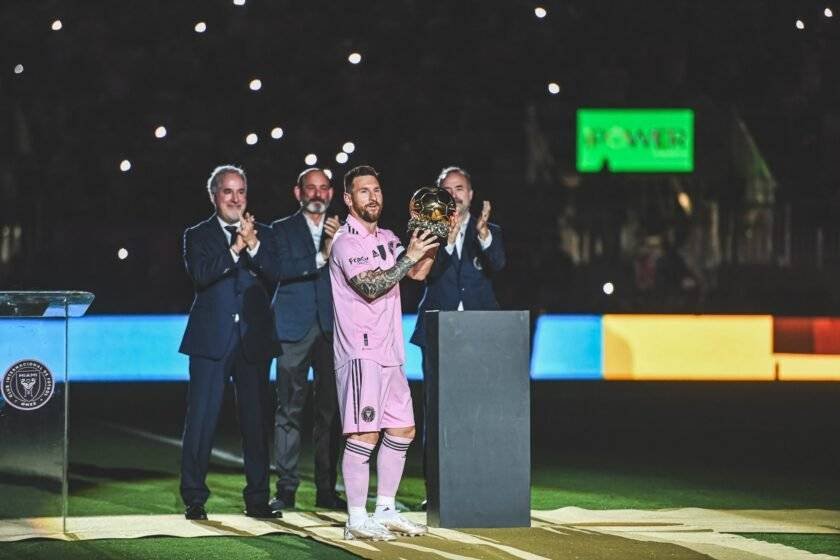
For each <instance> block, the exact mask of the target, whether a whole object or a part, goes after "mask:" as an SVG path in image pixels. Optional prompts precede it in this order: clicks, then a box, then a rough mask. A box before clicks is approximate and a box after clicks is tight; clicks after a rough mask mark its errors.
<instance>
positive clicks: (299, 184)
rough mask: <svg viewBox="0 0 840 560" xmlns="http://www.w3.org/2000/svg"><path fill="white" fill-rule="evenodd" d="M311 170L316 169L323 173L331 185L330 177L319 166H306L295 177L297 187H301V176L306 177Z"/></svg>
mask: <svg viewBox="0 0 840 560" xmlns="http://www.w3.org/2000/svg"><path fill="white" fill-rule="evenodd" d="M313 171H318V172H319V173H323V174H324V176H325V177H326V178H327V182H329V184H330V185H332V179H331V178H330V176H329V175H327V174H326V172H325V171H324V170H323V169H321V168H320V167H307V168H306V169H304V170H303V171H301V172H300V175H298V177H297V182H296V183H295V184H296V185H297V186H298V187H299V188H301V189H302V188H303V178H304V177H306V175H307V174H309V173H312V172H313Z"/></svg>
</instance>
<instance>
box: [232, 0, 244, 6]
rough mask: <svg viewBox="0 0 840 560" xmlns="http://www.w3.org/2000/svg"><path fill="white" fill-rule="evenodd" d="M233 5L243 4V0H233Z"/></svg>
mask: <svg viewBox="0 0 840 560" xmlns="http://www.w3.org/2000/svg"><path fill="white" fill-rule="evenodd" d="M233 5H234V6H244V5H245V0H233Z"/></svg>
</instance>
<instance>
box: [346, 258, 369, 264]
mask: <svg viewBox="0 0 840 560" xmlns="http://www.w3.org/2000/svg"><path fill="white" fill-rule="evenodd" d="M348 260H349V261H350V264H367V263H368V262H369V261H370V259H368V258H367V257H350V258H349V259H348Z"/></svg>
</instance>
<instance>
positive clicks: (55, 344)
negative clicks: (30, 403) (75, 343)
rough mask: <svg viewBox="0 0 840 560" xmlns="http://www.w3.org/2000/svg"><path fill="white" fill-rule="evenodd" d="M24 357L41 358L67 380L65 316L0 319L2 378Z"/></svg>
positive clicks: (60, 379) (56, 375)
mask: <svg viewBox="0 0 840 560" xmlns="http://www.w3.org/2000/svg"><path fill="white" fill-rule="evenodd" d="M21 360H37V361H39V362H41V363H42V364H44V365H45V366H47V369H49V370H50V371H51V372H52V374H53V378H54V379H55V381H56V383H64V319H63V318H62V319H41V318H26V319H17V318H15V319H11V318H4V319H0V378H2V377H3V376H4V375H5V373H6V370H8V369H9V368H10V367H12V365H13V364H15V363H17V362H19V361H21Z"/></svg>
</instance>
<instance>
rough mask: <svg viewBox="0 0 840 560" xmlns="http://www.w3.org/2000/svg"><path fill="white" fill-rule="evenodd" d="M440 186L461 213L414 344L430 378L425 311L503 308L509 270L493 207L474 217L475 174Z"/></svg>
mask: <svg viewBox="0 0 840 560" xmlns="http://www.w3.org/2000/svg"><path fill="white" fill-rule="evenodd" d="M436 185H437V186H438V187H440V188H442V189H444V190H446V191H447V192H448V193H449V194H451V195H452V198H453V199H455V206H456V213H455V221H454V224H453V227H451V228H450V230H449V238H448V239H447V244H446V247H444V248H443V249H439V250H438V252H437V255H436V256H435V261H434V263H433V264H432V268H431V270H430V271H429V274H428V276H427V277H426V281H425V289H424V291H423V297H422V298H421V300H420V305H419V307H418V309H417V323H416V324H415V326H414V333H413V334H412V335H411V342H412V343H413V344H416V345H417V346H419V347H420V349H421V351H422V356H423V376H424V377H426V378H428V371H427V360H426V352H425V347H426V327H425V312H426V311H433V310H440V311H456V310H457V311H465V310H468V311H469V310H493V309H498V308H499V303H498V302H497V301H496V296H495V294H494V293H493V283H492V280H493V275H494V274H495V273H496V272H499V271H500V270H501V269H502V268H504V266H505V248H504V244H503V242H502V228H500V227H499V226H497V225H496V224H491V223H490V222H489V221H488V220H489V218H490V202H489V201H487V200H485V201H484V204H483V206H482V210H481V214H480V215H479V217H478V218H475V217H474V216H472V215H470V204H471V203H472V200H473V195H474V191H473V188H472V181H471V178H470V174H469V173H468V172H467V171H466V170H464V169H462V168H460V167H446V168H444V169H443V170H442V171H441V172H440V174H439V175H438V178H437V181H436ZM424 393H425V394H424V399H423V404H424V407H425V410H428V402H427V398H428V393H427V392H424ZM424 444H425V434H424ZM424 466H425V453H424ZM424 503H425V502H424Z"/></svg>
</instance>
